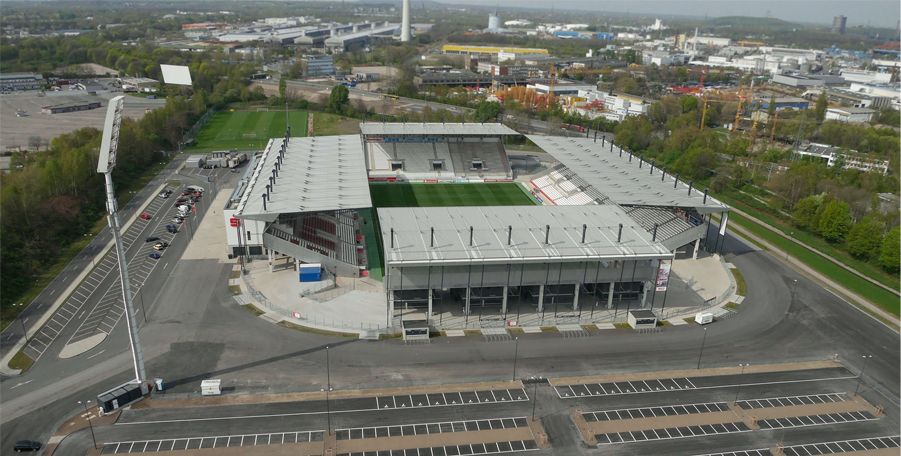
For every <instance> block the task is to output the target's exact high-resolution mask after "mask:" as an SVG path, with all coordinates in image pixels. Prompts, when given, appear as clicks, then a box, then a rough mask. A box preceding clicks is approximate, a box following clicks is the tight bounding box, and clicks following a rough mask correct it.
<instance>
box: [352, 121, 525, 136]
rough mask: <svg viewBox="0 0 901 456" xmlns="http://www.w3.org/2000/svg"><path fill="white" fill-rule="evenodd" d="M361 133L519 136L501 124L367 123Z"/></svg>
mask: <svg viewBox="0 0 901 456" xmlns="http://www.w3.org/2000/svg"><path fill="white" fill-rule="evenodd" d="M360 132H361V133H363V135H364V136H404V135H416V136H421V135H440V136H503V135H518V134H519V133H517V132H516V131H515V130H513V129H511V128H509V127H507V126H505V125H503V124H499V123H442V122H419V123H401V122H392V123H382V122H365V123H361V124H360Z"/></svg>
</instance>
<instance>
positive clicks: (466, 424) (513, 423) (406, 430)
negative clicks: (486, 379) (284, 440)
mask: <svg viewBox="0 0 901 456" xmlns="http://www.w3.org/2000/svg"><path fill="white" fill-rule="evenodd" d="M528 426H529V423H528V420H527V419H526V418H525V417H515V418H494V419H488V420H463V421H443V422H435V423H421V424H408V425H396V426H374V427H362V428H347V429H337V430H336V431H335V436H336V438H337V439H338V440H356V439H373V438H380V437H399V436H404V437H406V436H413V435H420V436H422V435H434V434H444V433H451V432H475V431H490V430H497V429H515V428H523V427H528Z"/></svg>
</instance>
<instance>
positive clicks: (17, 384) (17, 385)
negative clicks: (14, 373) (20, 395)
mask: <svg viewBox="0 0 901 456" xmlns="http://www.w3.org/2000/svg"><path fill="white" fill-rule="evenodd" d="M33 381H34V380H28V381H27V382H21V383H16V386H13V387H10V388H9V389H15V388H18V387H20V386H22V385H27V384H29V383H31V382H33Z"/></svg>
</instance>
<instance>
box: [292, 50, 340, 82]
mask: <svg viewBox="0 0 901 456" xmlns="http://www.w3.org/2000/svg"><path fill="white" fill-rule="evenodd" d="M300 66H301V68H302V69H303V75H304V77H307V78H310V77H317V76H333V75H334V74H335V58H334V57H332V56H331V55H316V54H310V55H305V56H303V57H301V58H300Z"/></svg>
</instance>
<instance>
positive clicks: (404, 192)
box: [369, 182, 535, 208]
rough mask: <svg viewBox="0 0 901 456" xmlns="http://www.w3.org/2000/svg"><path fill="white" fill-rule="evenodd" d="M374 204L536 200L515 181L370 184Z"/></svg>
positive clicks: (527, 202) (524, 203)
mask: <svg viewBox="0 0 901 456" xmlns="http://www.w3.org/2000/svg"><path fill="white" fill-rule="evenodd" d="M369 193H370V195H371V196H372V204H373V206H375V207H377V208H378V207H436V206H437V207H441V206H531V205H533V204H535V202H534V201H533V200H532V197H531V196H529V195H528V194H527V193H526V192H525V190H523V188H522V186H520V185H519V184H515V183H508V182H495V183H474V184H405V183H373V184H370V185H369Z"/></svg>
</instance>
